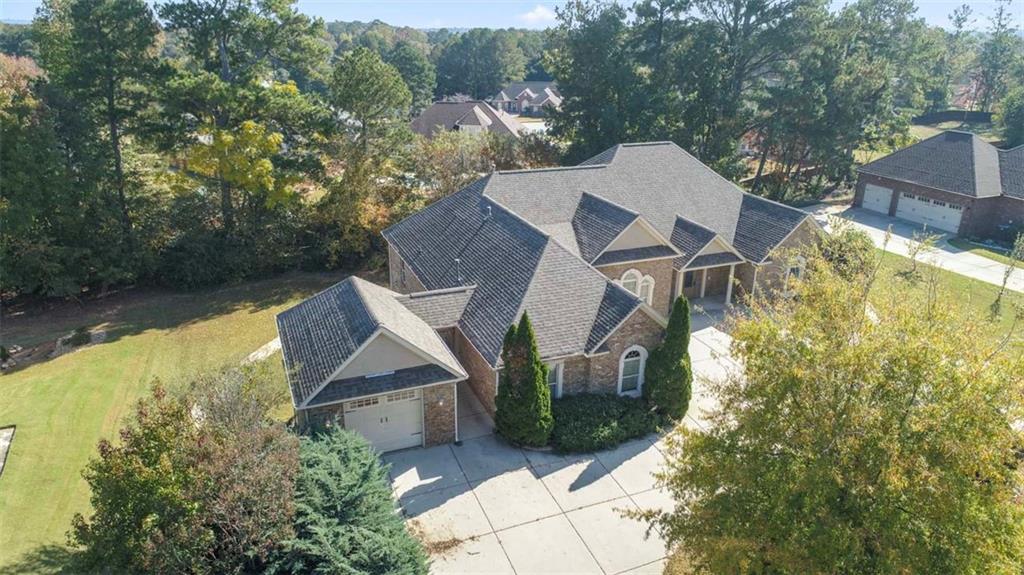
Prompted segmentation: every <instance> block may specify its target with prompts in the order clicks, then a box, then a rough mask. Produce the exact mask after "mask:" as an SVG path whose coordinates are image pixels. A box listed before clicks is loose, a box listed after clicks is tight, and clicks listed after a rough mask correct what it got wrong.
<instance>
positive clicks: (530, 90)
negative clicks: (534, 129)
mask: <svg viewBox="0 0 1024 575" xmlns="http://www.w3.org/2000/svg"><path fill="white" fill-rule="evenodd" d="M490 101H491V104H493V105H494V107H495V108H497V109H499V110H504V111H506V112H509V113H511V114H522V115H524V116H539V115H541V114H543V113H544V109H545V108H556V109H557V108H558V107H560V106H561V105H562V94H561V93H560V92H559V91H558V86H557V85H555V83H554V82H553V81H534V82H512V83H511V84H509V85H508V86H505V87H504V88H503V89H502V90H501V91H500V92H498V93H497V95H495V96H494V97H493V98H491V100H490Z"/></svg>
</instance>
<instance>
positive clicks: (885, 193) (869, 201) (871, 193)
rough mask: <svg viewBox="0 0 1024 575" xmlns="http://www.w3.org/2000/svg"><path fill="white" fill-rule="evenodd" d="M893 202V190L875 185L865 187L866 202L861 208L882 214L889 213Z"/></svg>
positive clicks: (862, 203)
mask: <svg viewBox="0 0 1024 575" xmlns="http://www.w3.org/2000/svg"><path fill="white" fill-rule="evenodd" d="M890 201H892V190H890V189H889V188H883V187H881V186H876V185H874V184H867V185H866V186H864V201H863V202H861V206H863V207H864V209H867V210H871V211H872V212H879V213H882V214H888V213H889V203H890Z"/></svg>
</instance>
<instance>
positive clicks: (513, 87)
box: [494, 80, 562, 104]
mask: <svg viewBox="0 0 1024 575" xmlns="http://www.w3.org/2000/svg"><path fill="white" fill-rule="evenodd" d="M524 90H528V91H529V92H530V98H531V103H535V104H540V103H542V102H543V101H544V100H546V99H547V98H548V97H550V96H555V99H557V100H558V102H559V103H560V102H561V99H562V94H561V92H559V91H558V85H557V84H555V82H553V81H550V80H527V81H522V82H512V83H510V84H508V85H507V86H505V87H504V88H502V89H501V92H498V94H497V95H496V96H495V97H494V99H495V100H514V99H516V98H517V97H518V96H519V94H521V93H522V92H523V91H524Z"/></svg>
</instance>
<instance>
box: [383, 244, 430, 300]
mask: <svg viewBox="0 0 1024 575" xmlns="http://www.w3.org/2000/svg"><path fill="white" fill-rule="evenodd" d="M403 271H404V272H405V273H402V272H403ZM388 284H389V287H390V288H391V291H395V292H398V293H417V292H421V291H427V290H426V288H424V287H423V283H422V282H420V280H419V278H417V277H416V274H414V273H412V269H410V268H409V266H407V265H405V262H404V261H403V260H402V256H400V255H398V252H397V251H395V248H393V247H391V244H388Z"/></svg>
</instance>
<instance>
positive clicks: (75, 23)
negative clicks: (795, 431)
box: [0, 0, 1024, 297]
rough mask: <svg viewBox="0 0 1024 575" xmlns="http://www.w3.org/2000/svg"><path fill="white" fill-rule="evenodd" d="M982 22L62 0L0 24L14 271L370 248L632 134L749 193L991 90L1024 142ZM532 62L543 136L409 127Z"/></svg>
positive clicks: (967, 14)
mask: <svg viewBox="0 0 1024 575" xmlns="http://www.w3.org/2000/svg"><path fill="white" fill-rule="evenodd" d="M976 19H977V18H976V17H975V16H973V15H972V14H971V9H970V8H969V7H967V6H964V7H961V8H958V9H957V10H956V11H955V12H954V14H953V15H952V16H951V27H950V29H949V30H943V29H939V28H934V27H929V26H927V25H925V23H924V22H923V20H920V19H918V18H917V17H916V16H915V14H914V7H913V3H912V2H911V1H910V0H860V1H858V2H854V3H851V4H849V5H847V6H846V7H844V8H843V9H842V10H840V11H838V12H831V11H830V10H829V6H828V5H827V4H826V3H824V2H821V1H819V0H774V1H771V2H767V3H766V2H753V1H745V2H735V3H734V2H724V1H722V0H696V1H681V0H646V1H644V2H640V3H637V4H636V5H635V6H633V7H632V8H629V9H627V8H624V7H622V6H620V5H617V4H613V3H606V2H594V1H574V2H570V3H569V4H568V5H566V6H565V7H564V9H561V10H560V11H559V21H558V25H557V26H556V27H555V28H553V29H551V30H548V31H543V32H541V31H526V30H514V29H508V30H489V29H473V30H468V31H450V30H444V29H442V30H432V31H421V30H415V29H411V28H396V27H392V26H389V25H387V24H384V23H381V22H373V23H369V24H366V23H357V22H354V23H344V22H332V23H324V22H321V21H319V20H316V19H313V18H309V17H307V16H305V15H303V14H302V13H300V12H298V11H297V10H296V8H295V5H294V3H292V2H288V1H287V0H242V1H239V2H232V3H212V2H206V1H203V0H176V1H170V2H162V3H158V4H157V5H156V8H155V9H152V8H151V7H150V5H149V4H147V3H146V2H144V1H143V0H49V1H48V2H46V3H45V4H44V6H43V7H42V8H41V9H40V11H39V14H38V16H37V18H36V20H35V21H34V22H33V23H32V25H31V26H10V25H4V26H3V27H2V28H0V51H2V52H3V55H0V128H2V134H0V136H2V138H3V141H4V146H3V147H2V150H0V173H2V178H3V186H2V187H3V190H2V193H3V199H2V204H0V218H2V222H0V223H2V229H0V292H2V293H3V294H4V296H5V297H12V296H18V295H32V296H42V297H52V296H59V297H68V296H71V297H80V296H81V295H82V294H83V291H87V292H89V293H96V292H103V291H104V290H106V289H108V288H110V287H116V286H121V285H127V284H138V283H159V284H166V285H172V286H175V287H184V288H195V287H200V286H208V285H216V284H221V283H225V282H231V281H238V280H241V279H245V278H251V277H257V276H263V275H267V274H271V273H276V272H279V271H282V270H285V269H296V268H299V269H332V268H337V267H349V266H354V265H373V264H374V263H375V262H378V261H380V259H381V246H382V242H381V239H380V235H379V231H380V230H381V229H383V228H384V227H386V226H387V225H389V224H390V223H392V222H394V221H396V220H397V219H400V218H401V217H403V216H404V215H406V214H408V213H410V212H411V211H412V210H415V209H418V208H419V207H421V206H422V205H424V204H425V203H426V202H429V201H432V200H433V199H435V198H437V197H439V196H442V195H444V194H447V193H450V192H452V191H455V190H457V189H458V188H459V187H461V186H463V185H465V184H467V183H469V182H471V181H472V180H473V179H475V178H476V177H479V176H480V175H481V174H484V173H486V172H488V171H490V170H492V169H496V168H497V169H507V168H519V167H536V166H543V165H552V164H557V163H566V164H571V163H576V162H578V161H580V160H582V159H584V158H586V157H589V156H590V155H593V154H595V153H597V152H600V151H602V150H603V149H605V148H607V147H609V146H611V145H614V144H617V143H620V142H627V141H642V140H672V141H674V142H676V143H678V144H679V145H681V146H682V147H684V148H685V149H687V150H689V151H690V152H691V153H693V154H694V155H695V156H697V157H698V158H699V159H701V160H702V161H704V162H705V163H707V164H709V165H711V166H712V167H714V168H715V169H716V170H718V171H719V173H721V174H723V175H724V176H726V177H729V178H733V179H736V180H738V179H740V177H741V176H744V175H746V174H747V171H748V169H750V166H751V162H753V165H754V166H756V173H755V177H754V179H753V183H752V191H754V192H756V193H761V194H764V195H767V196H769V197H772V198H775V199H780V200H786V199H791V198H794V197H804V196H817V195H820V194H821V193H822V192H823V191H825V190H828V189H832V188H834V187H835V186H837V185H842V184H844V183H846V182H849V181H850V179H851V177H852V174H853V167H854V153H855V152H856V151H858V150H865V149H869V150H872V149H873V150H877V149H892V148H895V147H900V146H902V145H905V144H906V143H907V142H908V139H909V136H908V131H907V128H908V123H909V120H908V118H910V117H911V116H914V115H916V114H919V113H921V112H924V111H936V110H943V109H946V108H949V107H952V106H964V105H966V106H967V107H971V108H974V109H978V110H986V111H989V110H991V111H995V112H996V114H997V116H996V117H997V119H999V120H1000V121H1002V122H1003V123H1004V124H1005V125H1006V128H1005V134H1006V139H1007V140H1008V143H1013V142H1014V141H1015V139H1019V138H1021V136H1020V134H1024V128H1021V127H1020V126H1018V124H1020V123H1021V121H1022V120H1021V118H1022V117H1024V113H1022V112H1021V109H1022V108H1024V92H1022V90H1024V88H1022V87H1021V85H1020V84H1021V80H1022V79H1024V56H1022V54H1024V47H1022V44H1024V41H1022V38H1021V36H1020V35H1019V34H1018V32H1017V31H1016V30H1015V29H1014V27H1013V23H1012V20H1011V12H1010V0H1000V2H999V4H998V10H997V12H996V15H995V17H994V18H993V19H992V21H991V22H989V23H987V26H988V31H987V32H986V33H983V34H981V33H975V32H971V31H970V30H971V28H972V25H973V23H974V21H975V20H976ZM524 78H525V79H549V78H553V79H554V80H556V81H557V83H558V86H559V90H560V91H561V93H562V95H563V96H564V97H565V100H564V102H563V104H562V107H561V109H560V110H559V111H553V112H551V114H550V117H549V118H548V123H549V130H548V134H547V135H546V136H544V135H531V136H528V137H524V138H521V139H519V140H515V141H508V140H501V139H500V138H495V137H473V136H470V135H467V134H446V135H445V136H444V137H442V138H436V139H434V140H431V141H427V140H424V139H421V138H419V137H417V136H414V135H412V134H411V133H410V131H409V129H408V121H409V120H410V118H412V117H414V116H415V115H416V114H417V113H418V112H419V111H421V110H422V109H423V108H424V107H426V106H427V105H429V104H430V103H431V102H432V101H433V100H435V99H438V98H442V97H449V96H455V95H465V96H470V97H474V98H486V97H490V96H492V95H494V94H495V93H496V92H497V91H498V90H500V89H501V87H502V86H503V85H505V84H506V83H507V82H509V81H512V80H521V79H524ZM741 144H750V145H751V146H752V148H753V149H755V150H756V151H757V153H758V154H759V156H758V157H757V158H754V159H753V160H749V161H744V158H743V156H742V154H741V153H740V151H741V149H742V147H743V146H742V145H741ZM767 164H770V165H772V166H774V167H773V168H772V169H773V170H774V172H775V173H774V174H773V175H774V176H776V177H772V178H766V177H762V176H763V174H764V173H766V171H767V170H766V168H765V166H766V165H767ZM810 167H814V168H815V169H814V170H807V168H810ZM812 172H813V174H814V175H813V176H807V177H804V174H805V173H807V174H809V173H812Z"/></svg>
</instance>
